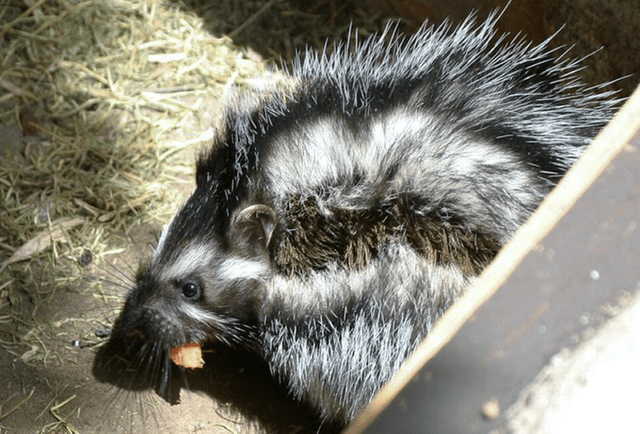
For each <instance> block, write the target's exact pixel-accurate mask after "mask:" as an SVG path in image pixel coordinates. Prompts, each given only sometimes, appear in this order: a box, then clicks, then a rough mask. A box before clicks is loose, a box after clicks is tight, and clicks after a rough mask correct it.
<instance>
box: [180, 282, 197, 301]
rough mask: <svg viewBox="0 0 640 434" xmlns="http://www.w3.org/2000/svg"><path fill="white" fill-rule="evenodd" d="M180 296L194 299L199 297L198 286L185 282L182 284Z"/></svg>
mask: <svg viewBox="0 0 640 434" xmlns="http://www.w3.org/2000/svg"><path fill="white" fill-rule="evenodd" d="M182 295H184V296H185V297H187V298H196V297H198V296H199V295H200V285H198V284H197V283H195V282H185V283H183V284H182Z"/></svg>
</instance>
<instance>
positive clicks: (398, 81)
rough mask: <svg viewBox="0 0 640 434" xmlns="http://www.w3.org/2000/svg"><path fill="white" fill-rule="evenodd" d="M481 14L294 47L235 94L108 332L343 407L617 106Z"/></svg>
mask: <svg viewBox="0 0 640 434" xmlns="http://www.w3.org/2000/svg"><path fill="white" fill-rule="evenodd" d="M496 20H497V15H496V14H494V15H492V16H490V18H489V19H488V20H487V21H486V22H485V23H483V24H480V25H476V24H474V19H473V18H472V17H471V18H469V19H468V20H466V21H465V22H464V23H463V24H462V25H461V26H459V27H458V28H455V29H451V28H450V27H449V26H448V25H443V26H440V27H437V28H434V27H427V26H425V27H423V28H421V29H420V30H419V31H418V32H417V33H416V34H415V35H414V36H412V37H411V38H408V39H403V38H401V37H399V36H397V35H395V34H393V32H392V31H388V32H386V33H385V34H384V35H382V36H380V37H374V38H371V39H368V40H366V41H364V42H358V43H357V44H356V48H355V49H354V50H353V51H351V50H349V49H348V47H347V46H346V45H345V46H338V47H336V48H335V51H334V52H333V53H332V54H326V53H319V54H317V53H314V52H310V51H309V52H307V53H305V55H304V56H303V60H298V62H297V63H295V64H294V66H293V68H292V71H291V72H290V77H289V78H290V83H289V85H283V86H281V87H278V88H274V89H271V90H260V91H254V92H249V93H247V94H244V95H242V96H240V97H238V98H237V99H236V100H235V101H234V102H233V103H232V104H230V106H229V108H228V109H227V111H226V116H225V121H224V125H223V126H222V127H221V128H220V131H219V133H218V135H217V136H216V138H215V143H214V144H213V146H212V147H211V148H210V149H209V150H208V151H206V152H205V153H203V155H202V156H201V157H200V159H199V161H198V163H197V174H196V180H197V188H196V190H195V191H194V192H193V195H192V196H191V197H190V198H189V199H188V200H187V202H186V203H185V204H184V206H183V207H182V209H181V210H180V211H179V212H178V213H177V214H176V215H175V217H174V218H173V220H172V221H171V223H170V224H169V225H168V227H167V228H166V230H165V231H164V233H163V234H162V236H161V238H160V240H159V243H158V246H157V249H156V251H155V253H154V255H153V257H152V258H151V260H150V262H149V263H148V264H147V265H146V266H145V267H144V268H143V270H142V271H141V273H140V274H139V276H138V280H137V284H136V286H135V288H134V289H133V291H132V292H131V293H130V295H129V296H128V299H127V301H126V305H125V307H124V310H123V312H122V314H121V316H120V318H119V320H118V321H117V324H116V328H115V330H114V335H115V336H118V337H119V338H122V337H126V338H130V339H139V340H141V341H143V342H145V346H144V347H143V348H145V349H146V350H145V351H146V354H141V355H140V357H141V359H142V358H144V360H148V363H158V364H159V365H160V366H162V363H167V361H166V360H167V359H166V357H167V354H168V352H169V350H170V349H171V348H173V347H176V346H179V345H182V344H185V343H188V342H198V343H205V342H207V341H218V342H224V343H228V344H229V345H239V346H245V347H248V348H251V349H253V350H255V351H256V352H258V353H259V354H260V355H261V356H262V357H263V358H264V359H265V360H266V361H267V362H268V363H269V365H270V367H271V371H272V373H273V375H274V376H276V377H277V378H279V379H281V380H282V381H283V382H284V383H286V384H287V385H288V387H289V389H290V391H291V393H292V394H293V395H294V396H295V397H297V398H298V399H300V400H302V401H305V402H307V403H309V404H311V405H312V406H314V407H315V408H317V410H318V411H319V413H320V415H321V417H322V418H324V419H326V420H330V421H337V422H338V423H346V422H347V421H349V420H350V419H352V418H353V417H354V416H355V414H356V413H357V412H358V410H360V409H361V408H362V407H363V406H364V405H366V404H367V402H369V400H370V399H371V398H372V396H373V395H374V394H375V393H376V391H377V390H378V389H379V388H380V387H381V386H382V385H383V384H384V383H385V382H386V381H387V380H389V378H390V377H391V376H392V375H393V373H394V372H395V371H396V370H397V369H398V367H399V366H400V364H401V363H402V362H403V360H404V359H405V358H406V357H407V356H408V355H409V354H410V353H411V352H412V350H413V349H414V348H415V347H416V345H417V344H418V343H419V342H420V341H421V340H422V339H423V338H424V337H425V336H426V335H427V333H428V332H429V330H430V328H431V327H432V325H433V324H434V323H435V321H436V320H437V319H438V318H439V317H440V316H441V315H442V313H443V312H444V311H445V310H446V309H447V307H449V306H450V305H451V303H453V302H454V301H455V300H456V299H457V298H458V297H459V296H460V294H462V293H463V292H464V290H465V288H467V287H468V286H469V284H470V282H471V281H472V280H473V279H474V278H475V277H476V276H477V275H478V274H479V273H480V272H481V270H482V268H483V267H484V266H485V265H487V264H488V263H489V262H490V261H491V259H492V258H493V257H494V255H495V254H496V252H497V251H498V250H499V249H500V248H501V247H502V246H503V245H504V244H505V243H506V242H507V241H508V240H509V239H510V238H511V237H512V236H513V235H514V233H515V232H516V230H517V229H518V227H519V226H520V225H522V224H523V223H524V222H525V220H526V219H527V218H528V217H529V215H530V214H531V213H532V212H533V211H534V210H535V208H536V207H537V206H538V205H539V204H540V202H541V200H542V199H543V198H544V197H545V195H546V194H547V193H548V192H549V190H550V189H551V188H553V186H554V185H555V184H556V182H557V181H558V180H559V179H560V178H561V177H562V176H563V175H564V173H565V172H566V171H567V169H568V168H569V167H570V166H571V165H572V164H573V163H574V162H575V161H576V159H577V158H578V157H579V156H580V154H581V153H582V151H583V150H584V148H585V147H586V146H587V145H588V144H589V142H590V141H591V140H592V138H593V137H594V136H595V134H596V133H597V132H598V131H599V130H600V129H601V128H602V127H603V126H604V125H605V124H606V123H607V121H608V119H609V118H610V116H611V113H612V111H613V110H614V105H615V103H614V102H612V100H611V98H610V95H609V94H607V93H604V92H600V93H598V92H597V91H596V90H593V89H591V90H589V89H585V88H584V87H582V86H581V85H580V84H579V82H578V81H577V79H576V77H575V71H576V69H577V68H578V63H577V62H572V61H569V60H562V56H561V57H560V59H561V60H557V59H555V58H554V57H553V56H552V50H550V49H549V48H548V44H547V43H543V44H541V45H538V46H530V45H529V44H526V43H524V42H522V41H519V40H515V41H507V40H506V39H505V38H504V37H497V36H496V32H495V30H494V26H495V22H496ZM347 45H348V44H347ZM161 355H162V356H161ZM161 357H165V358H161ZM160 369H165V368H160Z"/></svg>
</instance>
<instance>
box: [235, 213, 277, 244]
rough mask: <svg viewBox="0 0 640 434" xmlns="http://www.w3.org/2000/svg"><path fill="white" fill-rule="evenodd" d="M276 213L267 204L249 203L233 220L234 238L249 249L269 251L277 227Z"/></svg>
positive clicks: (237, 242)
mask: <svg viewBox="0 0 640 434" xmlns="http://www.w3.org/2000/svg"><path fill="white" fill-rule="evenodd" d="M276 225H277V220H276V213H275V211H274V210H273V208H271V207H268V206H267V205H262V204H258V205H249V206H247V207H246V208H243V209H242V210H241V211H240V212H239V213H238V214H236V215H235V217H234V218H233V220H232V228H231V231H232V234H233V240H234V241H235V243H236V244H237V246H238V247H240V248H242V249H245V250H247V251H254V252H256V251H260V252H262V253H268V246H269V243H270V242H271V236H272V235H273V232H274V231H275V229H276Z"/></svg>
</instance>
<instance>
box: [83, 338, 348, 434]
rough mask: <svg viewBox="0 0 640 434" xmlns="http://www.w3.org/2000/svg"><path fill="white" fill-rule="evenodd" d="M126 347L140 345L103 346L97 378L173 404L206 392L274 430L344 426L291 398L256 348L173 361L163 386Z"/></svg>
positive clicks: (211, 350)
mask: <svg viewBox="0 0 640 434" xmlns="http://www.w3.org/2000/svg"><path fill="white" fill-rule="evenodd" d="M124 348H128V349H129V350H130V351H129V353H131V354H136V352H137V350H138V348H136V347H135V346H134V347H131V346H128V345H127V344H126V343H124V342H120V341H118V340H111V341H109V342H108V343H107V344H105V345H104V346H102V347H101V348H100V349H99V350H98V352H97V355H96V358H95V360H94V365H93V374H94V376H95V378H96V379H97V380H98V381H100V382H103V383H108V384H111V385H114V386H116V387H117V388H120V389H124V390H128V391H135V392H141V391H149V392H151V393H156V394H157V395H158V396H160V397H161V398H162V399H163V400H165V401H166V402H168V403H169V404H171V405H177V404H179V403H180V395H181V391H183V390H190V391H192V392H198V393H201V394H205V395H206V396H208V397H211V398H212V399H214V400H215V401H216V402H218V403H224V404H225V406H226V408H225V409H224V412H225V413H228V415H227V417H229V418H232V419H233V418H237V416H238V415H241V416H242V417H243V418H244V419H246V420H247V421H250V422H256V423H258V424H259V425H260V426H262V427H263V428H264V429H266V432H269V433H283V434H284V433H290V432H291V429H292V428H291V427H292V426H294V427H300V431H297V432H301V433H303V432H309V433H311V432H313V433H325V434H331V433H337V432H339V431H340V429H341V427H339V426H328V425H326V424H323V423H322V421H320V420H318V418H317V416H316V415H315V413H314V411H313V410H312V409H310V408H308V407H305V406H304V405H302V404H300V403H298V402H296V401H294V400H293V399H291V398H290V397H289V394H288V392H287V390H286V389H285V388H284V387H283V386H282V385H280V384H279V383H278V382H277V381H276V380H275V379H274V378H273V377H272V376H271V374H270V372H269V368H268V366H267V364H266V363H265V362H264V361H263V360H261V359H260V358H259V357H258V356H257V355H255V354H253V353H250V352H247V351H243V350H237V349H233V348H229V347H227V346H224V345H211V346H209V347H205V348H204V352H203V358H204V361H205V366H204V368H203V369H195V370H188V369H184V368H181V367H178V366H176V365H174V364H173V363H171V365H170V370H171V372H170V378H171V380H170V384H169V385H168V387H164V386H163V385H162V384H161V374H160V372H159V370H156V371H154V372H149V367H148V366H145V367H144V368H142V369H138V368H136V365H138V363H139V362H138V361H136V360H135V358H133V357H128V356H127V355H126V354H125V353H126V351H123V349H124ZM151 369H153V368H151ZM162 389H164V390H162Z"/></svg>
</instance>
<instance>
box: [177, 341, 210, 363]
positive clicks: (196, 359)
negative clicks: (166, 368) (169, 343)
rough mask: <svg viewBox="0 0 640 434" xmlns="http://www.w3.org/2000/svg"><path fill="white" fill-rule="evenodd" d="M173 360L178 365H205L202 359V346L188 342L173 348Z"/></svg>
mask: <svg viewBox="0 0 640 434" xmlns="http://www.w3.org/2000/svg"><path fill="white" fill-rule="evenodd" d="M171 360H173V363H175V364H176V365H180V366H184V367H185V368H190V369H196V368H202V366H204V360H202V348H200V345H199V344H193V343H192V344H186V345H182V346H181V347H177V348H174V349H172V350H171Z"/></svg>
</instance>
